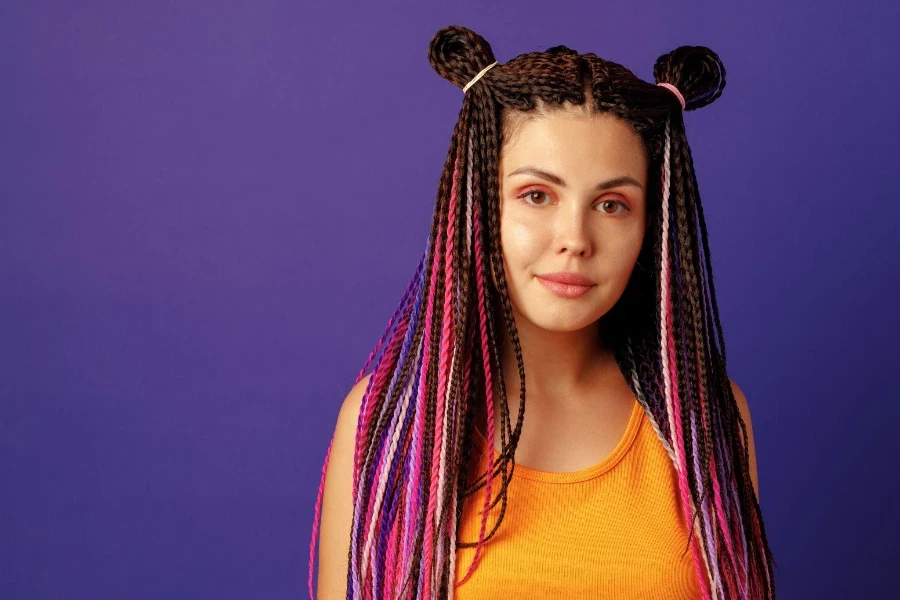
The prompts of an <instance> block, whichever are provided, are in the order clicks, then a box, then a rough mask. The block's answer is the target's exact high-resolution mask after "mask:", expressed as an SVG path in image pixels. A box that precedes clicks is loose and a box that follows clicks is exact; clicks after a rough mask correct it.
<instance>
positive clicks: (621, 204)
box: [598, 200, 630, 215]
mask: <svg viewBox="0 0 900 600" xmlns="http://www.w3.org/2000/svg"><path fill="white" fill-rule="evenodd" d="M608 204H610V205H613V206H616V205H619V206H621V207H622V212H624V211H627V210H630V209H629V208H628V206H627V205H626V204H625V203H624V202H620V201H619V200H604V201H603V202H601V203H600V204H599V205H598V206H602V207H604V208H603V209H602V210H601V212H604V213H606V214H608V215H614V214H616V213H615V212H609V211H608V210H606V205H608Z"/></svg>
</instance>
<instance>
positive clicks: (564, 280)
mask: <svg viewBox="0 0 900 600" xmlns="http://www.w3.org/2000/svg"><path fill="white" fill-rule="evenodd" d="M537 278H538V280H539V281H540V282H541V283H542V284H543V285H544V287H546V288H547V289H549V290H550V291H551V292H553V293H554V294H556V295H557V296H562V297H563V298H578V297H579V296H583V295H585V294H586V293H588V291H589V290H590V289H591V288H593V287H594V286H595V285H596V284H595V283H594V282H592V281H591V280H590V279H588V278H586V277H584V276H582V275H578V274H577V273H565V272H564V273H547V274H546V275H538V276H537Z"/></svg>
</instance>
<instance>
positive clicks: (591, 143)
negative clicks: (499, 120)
mask: <svg viewBox="0 0 900 600" xmlns="http://www.w3.org/2000/svg"><path fill="white" fill-rule="evenodd" d="M511 132H512V135H511V136H510V139H509V140H508V141H506V142H504V144H503V148H502V149H501V152H500V176H501V178H502V177H505V175H506V174H507V173H509V172H510V171H514V170H515V169H517V168H519V167H522V166H525V165H530V166H534V167H538V168H542V169H546V170H548V171H552V172H554V173H559V174H560V175H562V176H563V178H564V179H566V181H568V180H569V178H574V179H576V180H579V179H581V178H584V179H585V180H586V181H591V182H592V184H593V180H595V179H596V178H597V177H598V176H600V177H602V176H605V175H610V176H615V175H631V176H632V177H634V178H635V179H637V180H638V181H640V182H642V183H645V182H646V176H647V158H646V155H645V148H644V143H643V140H642V139H641V136H640V135H639V134H638V133H637V132H636V131H635V130H634V129H632V127H631V126H630V125H629V124H628V123H627V122H625V121H623V120H622V119H619V118H618V117H616V116H614V115H613V114H611V113H594V114H591V115H584V114H581V113H575V112H574V111H565V110H563V111H555V112H553V113H550V114H549V115H547V116H543V115H541V116H535V117H533V118H532V117H531V115H529V116H528V118H526V119H523V120H521V121H519V120H517V119H514V120H513V123H512V127H511ZM567 175H568V177H567ZM645 187H646V186H645Z"/></svg>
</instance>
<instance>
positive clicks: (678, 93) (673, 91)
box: [656, 83, 686, 110]
mask: <svg viewBox="0 0 900 600" xmlns="http://www.w3.org/2000/svg"><path fill="white" fill-rule="evenodd" d="M656 85H661V86H663V87H665V88H669V89H670V90H672V93H673V94H675V95H676V96H678V102H680V103H681V110H684V107H685V106H686V104H685V102H684V96H682V95H681V92H679V91H678V88H677V87H675V86H674V85H672V84H671V83H657V84H656Z"/></svg>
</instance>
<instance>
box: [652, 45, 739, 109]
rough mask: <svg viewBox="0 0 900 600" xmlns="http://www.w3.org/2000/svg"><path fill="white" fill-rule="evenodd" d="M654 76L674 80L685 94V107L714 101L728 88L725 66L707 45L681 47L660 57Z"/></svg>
mask: <svg viewBox="0 0 900 600" xmlns="http://www.w3.org/2000/svg"><path fill="white" fill-rule="evenodd" d="M653 77H654V78H655V79H656V82H657V83H671V84H672V85H674V86H675V87H677V88H678V91H680V92H681V95H682V96H684V101H685V107H684V110H694V109H697V108H701V107H703V106H706V105H707V104H710V103H712V101H713V100H715V99H716V98H718V97H719V96H721V95H722V90H723V89H725V65H723V64H722V61H721V59H720V58H719V55H718V54H716V53H715V52H713V51H712V50H710V49H709V48H707V47H706V46H679V47H678V48H676V49H675V50H672V51H671V52H669V53H668V54H663V55H662V56H660V57H659V58H657V59H656V64H654V65H653Z"/></svg>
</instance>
